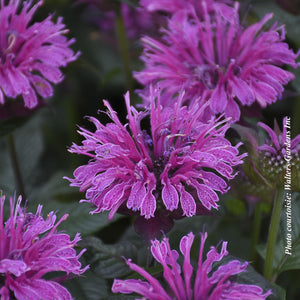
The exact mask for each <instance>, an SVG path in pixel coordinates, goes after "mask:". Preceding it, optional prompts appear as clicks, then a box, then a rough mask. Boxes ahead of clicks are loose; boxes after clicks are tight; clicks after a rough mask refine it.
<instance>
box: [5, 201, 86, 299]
mask: <svg viewBox="0 0 300 300" xmlns="http://www.w3.org/2000/svg"><path fill="white" fill-rule="evenodd" d="M4 201H5V196H0V296H1V297H0V298H1V300H9V299H32V300H40V299H44V300H52V299H72V297H71V295H70V293H69V292H68V291H67V290H66V288H64V287H63V286H62V285H60V284H59V283H58V282H57V281H56V280H55V279H52V280H46V279H44V278H43V276H44V275H46V274H47V273H50V272H54V271H62V272H65V273H66V274H71V273H72V274H74V275H80V274H82V273H83V272H84V271H85V270H86V269H87V268H88V267H86V268H84V269H81V264H80V262H79V261H78V259H79V257H80V256H81V255H82V253H83V252H84V251H85V250H82V251H81V253H80V254H79V255H76V251H75V249H74V246H76V244H77V242H78V241H79V240H80V236H79V234H77V235H76V236H75V238H74V240H73V241H72V240H70V237H69V235H67V234H65V233H58V232H57V227H58V225H59V224H60V223H61V222H62V221H64V220H65V219H66V218H67V217H68V215H64V216H63V217H62V218H61V219H60V220H59V221H58V222H57V223H56V224H55V220H56V215H55V214H54V212H50V213H49V214H48V215H47V218H46V219H44V218H43V217H42V214H41V210H42V206H41V205H39V206H38V209H37V212H36V214H33V213H27V212H26V211H25V209H22V208H21V207H20V203H21V197H19V199H18V202H17V204H16V207H15V208H14V203H13V200H12V198H10V217H9V219H8V220H7V221H6V222H4V219H3V208H4ZM13 295H14V298H11V297H13Z"/></svg>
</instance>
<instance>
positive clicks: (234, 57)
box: [135, 1, 299, 120]
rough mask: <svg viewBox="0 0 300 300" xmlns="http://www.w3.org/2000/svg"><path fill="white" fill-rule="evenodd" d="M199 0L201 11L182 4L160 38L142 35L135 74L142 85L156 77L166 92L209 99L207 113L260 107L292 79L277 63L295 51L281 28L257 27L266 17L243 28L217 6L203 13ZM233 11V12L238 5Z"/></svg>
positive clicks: (287, 61)
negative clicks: (139, 65) (140, 67)
mask: <svg viewBox="0 0 300 300" xmlns="http://www.w3.org/2000/svg"><path fill="white" fill-rule="evenodd" d="M199 3H200V4H201V6H202V10H203V13H201V14H199V13H198V11H197V7H196V8H193V7H192V6H187V8H186V9H181V10H180V11H178V12H177V13H176V14H174V15H173V16H172V18H171V19H170V20H169V23H168V28H167V29H165V30H164V31H163V34H164V36H163V39H162V41H159V40H156V39H153V38H150V37H147V36H146V37H143V38H142V43H143V46H144V52H143V55H142V57H141V58H142V60H143V61H144V62H145V69H144V70H142V71H140V72H136V73H135V77H136V79H137V80H138V81H139V82H140V83H142V84H144V85H148V84H149V83H155V82H158V81H159V82H160V86H161V88H162V89H165V90H166V91H167V92H168V93H169V94H170V95H171V96H172V95H173V94H176V93H178V91H180V90H181V89H184V90H186V100H187V101H193V99H195V97H196V98H197V97H198V98H199V97H201V101H202V102H206V101H207V100H208V99H210V110H211V112H212V114H218V113H224V112H225V115H226V116H231V117H232V118H233V120H238V119H239V118H240V108H239V105H241V106H250V105H252V104H253V103H254V102H257V103H258V104H259V105H260V106H261V107H263V108H264V107H266V106H267V105H268V104H271V103H273V102H275V101H276V100H277V99H278V98H280V97H281V95H282V92H283V90H284V88H283V85H285V84H287V83H288V82H289V81H290V80H292V79H293V78H294V75H293V74H292V73H291V72H289V71H286V70H283V69H282V66H284V65H289V66H292V67H294V68H297V67H298V65H299V63H296V62H295V59H296V58H297V57H298V55H299V52H298V53H297V54H295V53H294V52H293V51H292V50H291V49H289V47H288V45H287V44H286V43H284V42H283V41H284V38H285V31H284V27H283V26H279V27H278V26H277V25H276V24H274V25H273V26H272V27H271V28H269V29H268V30H263V27H264V25H265V24H266V23H267V21H269V20H270V19H271V18H272V14H267V15H266V16H265V17H264V18H263V19H262V20H261V21H260V22H258V23H255V24H253V25H251V26H249V27H248V28H246V29H243V28H242V27H241V25H240V24H239V22H238V21H229V20H228V18H226V17H225V16H224V13H222V11H220V10H217V9H215V10H214V13H212V12H209V11H208V6H207V3H206V1H199ZM234 10H235V12H236V13H233V15H237V14H238V4H236V5H235V7H234ZM167 99H171V100H169V102H172V98H171V97H169V98H167ZM163 104H164V105H169V104H170V103H163Z"/></svg>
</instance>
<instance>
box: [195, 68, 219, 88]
mask: <svg viewBox="0 0 300 300" xmlns="http://www.w3.org/2000/svg"><path fill="white" fill-rule="evenodd" d="M193 73H194V75H195V77H196V79H197V80H200V81H201V82H202V83H203V84H204V85H205V87H206V88H208V89H210V90H212V89H214V88H215V87H216V85H217V83H218V80H219V74H218V71H217V68H216V67H215V66H212V65H201V66H196V67H194V69H193Z"/></svg>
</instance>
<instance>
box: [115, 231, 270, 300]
mask: <svg viewBox="0 0 300 300" xmlns="http://www.w3.org/2000/svg"><path fill="white" fill-rule="evenodd" d="M206 238H207V233H202V234H201V244H200V251H199V260H198V266H197V267H196V268H195V269H194V268H193V266H192V264H191V260H190V251H191V247H192V244H193V241H194V234H193V233H189V234H188V235H186V236H184V237H183V238H182V239H181V241H180V252H181V254H182V256H183V264H182V266H180V264H179V263H178V262H177V260H178V258H179V254H178V252H177V251H176V250H171V248H170V244H169V240H168V239H167V238H164V239H163V241H162V242H159V241H158V240H154V241H152V246H151V253H152V255H153V257H154V258H155V260H156V261H157V262H158V263H159V264H161V265H162V267H163V277H164V281H165V284H164V287H163V286H162V285H161V284H160V282H159V281H158V280H157V279H156V278H154V277H153V276H152V275H150V274H149V273H148V272H147V271H145V270H144V269H143V268H141V267H139V266H138V265H136V264H134V263H132V262H131V260H127V264H128V266H129V267H130V269H131V270H132V271H135V272H137V273H139V274H140V275H141V276H142V277H144V278H145V280H146V281H143V280H140V279H128V280H119V279H115V280H114V283H113V286H112V291H113V292H114V293H122V294H130V293H136V294H138V295H141V296H142V297H143V299H149V300H161V299H164V300H173V299H177V300H192V299H195V300H196V299H197V300H219V299H224V300H233V299H245V300H246V299H248V300H250V299H252V300H254V299H256V300H264V299H266V298H267V297H268V296H269V295H270V294H271V291H268V292H266V293H264V292H263V290H262V288H261V287H259V286H257V285H247V284H239V283H237V282H235V280H234V276H235V275H237V274H239V273H242V272H245V271H246V267H247V265H248V263H247V262H245V263H243V264H242V263H241V262H239V261H238V260H231V261H229V262H228V263H227V264H223V265H221V266H219V267H218V269H216V270H213V263H215V262H219V261H221V260H222V259H223V258H224V257H225V256H227V255H228V252H227V250H226V246H227V242H223V243H222V248H221V251H220V252H218V251H217V249H216V248H215V247H211V248H210V251H209V252H208V253H207V255H206V259H205V258H204V250H203V249H204V244H205V240H206ZM192 278H194V279H192Z"/></svg>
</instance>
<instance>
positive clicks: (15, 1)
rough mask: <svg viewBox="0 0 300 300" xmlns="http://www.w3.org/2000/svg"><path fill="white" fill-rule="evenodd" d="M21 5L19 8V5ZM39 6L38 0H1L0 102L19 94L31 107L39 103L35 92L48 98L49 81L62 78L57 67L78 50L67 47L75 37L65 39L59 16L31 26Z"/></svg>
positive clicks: (74, 57)
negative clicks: (54, 20) (34, 2)
mask: <svg viewBox="0 0 300 300" xmlns="http://www.w3.org/2000/svg"><path fill="white" fill-rule="evenodd" d="M21 5H22V8H20V6H21ZM41 5H42V1H38V2H37V3H36V4H35V5H32V1H28V2H27V1H26V2H25V1H20V0H10V1H9V2H8V3H7V4H5V1H4V0H1V3H0V49H1V50H0V56H1V62H0V87H1V88H0V103H2V104H3V103H4V101H5V97H8V98H16V97H17V96H19V95H21V96H22V97H23V99H24V102H25V106H26V107H28V108H30V109H31V108H34V107H35V106H37V104H38V99H37V94H38V95H39V96H41V97H42V98H47V97H51V96H52V95H53V88H52V86H51V84H50V82H51V83H59V82H60V81H62V80H63V75H62V73H61V71H60V69H59V68H60V67H65V66H66V65H67V63H69V62H71V61H73V60H75V59H76V58H77V57H78V55H79V53H77V54H75V55H74V52H73V51H72V50H71V49H70V48H69V46H70V45H71V44H72V43H74V39H71V40H69V41H68V40H67V38H66V37H65V36H64V35H63V34H65V33H67V32H68V30H67V29H65V25H64V24H63V23H62V18H58V20H57V23H56V24H54V23H53V22H52V21H51V17H52V16H49V17H48V18H46V19H45V20H43V21H42V22H36V23H34V24H32V25H30V22H31V19H32V17H33V15H34V13H35V12H36V10H37V9H38V7H39V6H41Z"/></svg>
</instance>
